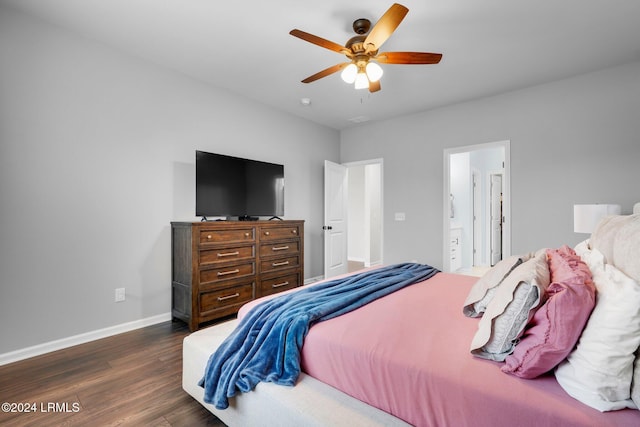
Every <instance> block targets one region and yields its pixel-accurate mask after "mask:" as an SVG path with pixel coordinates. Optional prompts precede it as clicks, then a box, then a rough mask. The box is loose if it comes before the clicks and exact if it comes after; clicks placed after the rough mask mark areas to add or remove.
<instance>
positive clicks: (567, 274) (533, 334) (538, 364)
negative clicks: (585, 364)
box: [502, 245, 596, 378]
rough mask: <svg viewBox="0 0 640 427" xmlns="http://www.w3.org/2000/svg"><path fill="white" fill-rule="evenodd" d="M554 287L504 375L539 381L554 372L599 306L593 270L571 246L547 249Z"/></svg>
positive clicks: (521, 340) (550, 286)
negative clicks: (539, 378)
mask: <svg viewBox="0 0 640 427" xmlns="http://www.w3.org/2000/svg"><path fill="white" fill-rule="evenodd" d="M547 261H548V263H549V270H550V273H551V284H550V285H549V287H548V288H547V290H546V293H547V296H548V300H547V302H546V303H545V304H544V305H543V306H542V307H540V308H539V309H538V311H536V313H535V314H534V316H533V318H532V319H531V322H530V323H529V326H528V329H527V330H525V332H524V334H523V335H522V338H521V339H520V342H519V343H518V345H516V347H515V350H514V351H513V353H512V354H511V355H509V356H507V358H506V359H505V365H504V366H503V367H502V372H506V373H509V374H513V375H516V376H518V377H521V378H535V377H537V376H539V375H542V374H544V373H545V372H548V371H550V370H551V369H553V368H554V367H555V366H556V365H558V364H559V363H560V362H562V360H564V359H565V358H566V357H567V356H568V355H569V353H570V352H571V350H573V348H574V347H575V345H576V343H577V342H578V339H579V338H580V335H581V334H582V330H583V329H584V326H585V325H586V323H587V320H588V319H589V316H590V315H591V311H592V310H593V307H594V306H595V293H596V290H595V286H594V284H593V280H592V276H591V271H590V270H589V267H587V265H586V264H585V263H584V262H583V261H582V260H581V259H580V257H579V256H578V255H576V253H575V252H574V250H573V249H571V248H570V247H569V246H566V245H565V246H563V247H561V248H559V249H547Z"/></svg>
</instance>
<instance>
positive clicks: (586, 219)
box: [573, 204, 622, 233]
mask: <svg viewBox="0 0 640 427" xmlns="http://www.w3.org/2000/svg"><path fill="white" fill-rule="evenodd" d="M621 212H622V207H621V206H620V205H604V204H602V205H600V204H598V205H573V231H574V232H575V233H592V232H593V230H594V229H595V228H596V225H598V222H600V220H601V219H602V218H604V217H605V216H607V215H620V213H621Z"/></svg>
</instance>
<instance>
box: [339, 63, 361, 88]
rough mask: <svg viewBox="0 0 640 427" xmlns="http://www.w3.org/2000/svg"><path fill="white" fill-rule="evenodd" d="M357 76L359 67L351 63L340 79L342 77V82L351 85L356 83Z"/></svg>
mask: <svg viewBox="0 0 640 427" xmlns="http://www.w3.org/2000/svg"><path fill="white" fill-rule="evenodd" d="M357 74H358V67H356V64H353V63H351V64H349V65H347V66H346V67H345V69H344V70H342V73H341V74H340V77H342V80H343V81H344V82H345V83H348V84H351V83H353V82H355V81H356V75H357Z"/></svg>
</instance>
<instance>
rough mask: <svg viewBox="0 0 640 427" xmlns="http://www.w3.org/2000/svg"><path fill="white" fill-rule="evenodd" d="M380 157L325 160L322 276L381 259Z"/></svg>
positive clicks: (341, 272) (354, 268) (359, 267)
mask: <svg viewBox="0 0 640 427" xmlns="http://www.w3.org/2000/svg"><path fill="white" fill-rule="evenodd" d="M382 166H383V165H382V159H374V160H364V161H358V162H350V163H344V164H337V163H333V162H330V161H325V172H324V173H325V183H324V192H325V194H324V204H325V206H324V209H325V213H324V216H325V219H324V221H325V223H324V226H323V230H324V272H325V274H324V275H325V278H329V277H333V276H335V275H339V274H344V273H347V272H351V271H356V270H359V269H362V268H364V267H370V266H376V265H382V263H383V259H382V257H383V255H382V254H383V249H382V248H383V241H382V236H383V217H382V205H383V203H382V188H383V185H382V183H383V168H382Z"/></svg>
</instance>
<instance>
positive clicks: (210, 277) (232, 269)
mask: <svg viewBox="0 0 640 427" xmlns="http://www.w3.org/2000/svg"><path fill="white" fill-rule="evenodd" d="M254 274H256V268H255V263H254V262H244V263H236V264H230V265H223V266H219V267H215V268H207V269H203V270H200V285H206V284H210V283H215V282H221V281H223V280H229V279H236V278H239V277H244V276H253V275H254Z"/></svg>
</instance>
